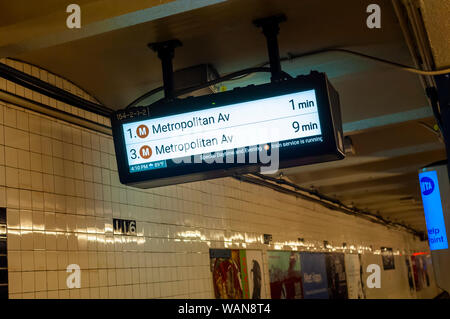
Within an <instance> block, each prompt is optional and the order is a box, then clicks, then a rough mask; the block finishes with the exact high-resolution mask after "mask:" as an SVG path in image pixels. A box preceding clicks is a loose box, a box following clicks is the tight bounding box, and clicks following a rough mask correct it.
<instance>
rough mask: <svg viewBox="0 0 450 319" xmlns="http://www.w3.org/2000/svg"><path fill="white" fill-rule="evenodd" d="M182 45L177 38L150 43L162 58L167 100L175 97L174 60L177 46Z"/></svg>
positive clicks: (151, 47)
mask: <svg viewBox="0 0 450 319" xmlns="http://www.w3.org/2000/svg"><path fill="white" fill-rule="evenodd" d="M180 46H182V43H181V41H180V40H177V39H172V40H168V41H163V42H155V43H149V44H148V47H149V48H150V49H152V50H153V51H155V52H157V53H158V58H160V59H161V65H162V72H163V83H164V97H165V100H166V101H169V100H172V99H173V98H174V81H173V65H172V60H173V57H174V55H175V48H177V47H180Z"/></svg>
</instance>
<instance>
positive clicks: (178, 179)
mask: <svg viewBox="0 0 450 319" xmlns="http://www.w3.org/2000/svg"><path fill="white" fill-rule="evenodd" d="M308 90H315V93H316V100H317V104H318V108H317V109H318V114H319V120H320V127H321V130H322V135H321V136H322V138H323V141H322V142H318V143H310V144H304V145H297V146H289V147H286V148H280V149H279V168H280V169H282V168H287V167H293V166H301V165H306V164H312V163H318V162H325V161H332V160H339V159H343V158H344V157H345V152H344V145H343V133H342V121H341V113H340V104H339V95H338V93H337V92H336V90H335V89H334V88H333V87H332V85H331V84H330V83H329V81H328V78H327V76H326V74H325V73H319V72H316V71H312V72H311V73H310V74H309V75H304V76H298V77H296V78H294V79H291V80H285V81H281V82H275V83H267V84H262V85H258V86H256V85H250V86H247V87H245V88H236V89H234V90H232V91H226V92H221V93H216V94H210V95H204V96H199V97H188V98H185V99H175V100H173V101H171V102H160V103H157V104H153V105H151V106H150V107H149V106H147V107H137V108H130V109H126V110H121V111H117V112H115V113H114V114H113V115H112V117H111V124H112V130H113V138H114V147H115V151H116V159H117V169H118V173H119V179H120V182H121V183H122V184H126V185H130V186H135V187H139V188H151V187H158V186H165V185H172V184H179V183H185V182H193V181H198V180H206V179H212V178H219V177H226V176H232V175H234V174H245V173H255V172H259V170H260V168H261V166H264V165H265V164H264V163H263V162H261V161H260V159H259V158H258V162H257V163H248V161H246V163H236V161H235V163H226V162H225V160H224V161H223V162H224V163H213V164H208V163H205V162H202V163H194V162H193V161H192V163H182V164H175V163H172V161H171V160H168V161H170V163H169V164H170V165H168V166H167V168H161V169H155V170H148V171H141V172H135V173H131V172H130V171H129V165H128V157H127V154H126V145H125V137H124V131H123V128H122V126H123V125H124V124H127V123H131V122H139V121H143V120H148V119H155V118H160V117H166V116H170V115H176V114H182V113H187V112H193V111H199V110H205V109H214V108H218V107H222V106H227V105H232V104H237V103H243V102H248V101H253V100H258V99H264V98H270V97H274V96H280V95H285V94H289V93H297V92H302V91H308ZM280 142H281V141H280ZM246 156H248V154H247V155H246ZM247 158H248V157H247Z"/></svg>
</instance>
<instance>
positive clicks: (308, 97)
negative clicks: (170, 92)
mask: <svg viewBox="0 0 450 319" xmlns="http://www.w3.org/2000/svg"><path fill="white" fill-rule="evenodd" d="M123 134H124V136H125V145H126V149H127V155H128V165H129V167H130V172H139V171H142V170H146V169H159V168H165V167H166V166H167V165H166V161H167V160H170V159H174V158H180V157H185V156H193V155H200V154H205V153H211V152H218V151H226V150H230V149H237V148H243V147H248V146H253V145H265V144H267V143H270V144H271V143H276V142H282V141H287V140H295V139H299V138H305V137H313V136H314V137H317V138H316V139H311V141H314V142H320V141H322V139H321V138H320V136H321V134H322V133H321V129H320V121H319V114H318V112H317V99H316V95H315V92H314V90H309V91H306V92H299V93H293V94H286V95H282V96H276V97H271V98H267V99H260V100H254V101H251V102H245V103H238V104H233V105H228V106H223V107H217V108H213V109H207V110H202V111H197V112H189V113H184V114H179V115H173V116H167V117H161V118H157V119H149V120H144V121H139V122H134V123H129V124H125V125H123ZM305 141H306V140H305ZM143 164H144V165H143Z"/></svg>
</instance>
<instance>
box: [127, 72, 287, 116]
mask: <svg viewBox="0 0 450 319" xmlns="http://www.w3.org/2000/svg"><path fill="white" fill-rule="evenodd" d="M258 72H270V68H268V67H252V68H247V69H243V70H239V71H236V72H232V73H228V74H226V75H224V76H221V77H219V78H217V79H214V80H211V81H208V82H205V83H202V84H200V85H195V86H191V87H188V88H185V89H182V90H179V91H177V92H175V94H174V96H175V97H177V96H180V95H184V94H188V93H191V92H194V91H197V90H201V89H204V88H206V87H208V86H212V85H216V84H218V83H221V82H225V81H230V80H234V79H235V78H242V77H244V76H247V75H249V74H253V73H258ZM282 74H283V76H284V78H288V79H291V78H292V76H291V75H289V74H288V73H286V72H284V71H282ZM162 89H163V87H158V88H155V89H153V90H151V91H149V92H147V93H145V94H144V95H142V96H140V97H138V98H137V99H136V100H134V101H133V102H131V103H130V104H129V105H128V106H127V107H126V108H127V109H128V108H130V107H133V106H135V105H136V104H137V103H139V102H141V101H143V100H144V99H146V98H148V97H150V96H152V95H154V94H156V93H158V92H159V91H161V90H162Z"/></svg>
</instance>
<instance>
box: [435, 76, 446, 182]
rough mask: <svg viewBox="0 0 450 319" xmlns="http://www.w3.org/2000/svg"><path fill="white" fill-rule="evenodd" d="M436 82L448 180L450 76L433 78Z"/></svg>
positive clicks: (436, 97)
mask: <svg viewBox="0 0 450 319" xmlns="http://www.w3.org/2000/svg"><path fill="white" fill-rule="evenodd" d="M434 80H435V82H436V92H435V94H436V96H435V99H436V100H437V101H439V111H440V127H439V128H440V129H441V133H442V136H443V137H444V142H445V148H446V151H447V171H448V178H449V180H450V74H443V75H438V76H435V77H434Z"/></svg>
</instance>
